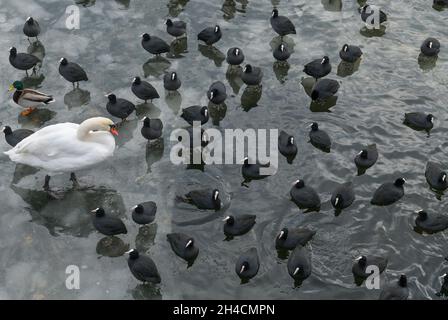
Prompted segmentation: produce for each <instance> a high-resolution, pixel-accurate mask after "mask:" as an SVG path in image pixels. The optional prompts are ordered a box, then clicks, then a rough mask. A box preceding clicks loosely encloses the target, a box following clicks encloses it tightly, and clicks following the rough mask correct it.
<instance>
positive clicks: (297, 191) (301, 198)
mask: <svg viewBox="0 0 448 320" xmlns="http://www.w3.org/2000/svg"><path fill="white" fill-rule="evenodd" d="M289 194H290V196H291V199H292V201H294V203H295V204H296V205H297V206H298V207H299V208H304V209H318V208H320V204H321V202H320V197H319V195H318V194H317V192H316V191H315V190H314V189H313V188H311V187H308V186H305V182H304V181H303V180H297V181H296V182H295V183H294V185H293V186H292V188H291V191H290V192H289Z"/></svg>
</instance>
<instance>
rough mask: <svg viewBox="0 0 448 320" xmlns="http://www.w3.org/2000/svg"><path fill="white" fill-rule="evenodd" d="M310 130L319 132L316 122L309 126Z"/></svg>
mask: <svg viewBox="0 0 448 320" xmlns="http://www.w3.org/2000/svg"><path fill="white" fill-rule="evenodd" d="M311 130H313V131H317V130H319V125H318V124H317V122H313V123H312V124H311Z"/></svg>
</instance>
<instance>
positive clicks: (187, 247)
mask: <svg viewBox="0 0 448 320" xmlns="http://www.w3.org/2000/svg"><path fill="white" fill-rule="evenodd" d="M193 247H194V239H193V238H190V239H188V241H187V244H186V245H185V249H190V248H193Z"/></svg>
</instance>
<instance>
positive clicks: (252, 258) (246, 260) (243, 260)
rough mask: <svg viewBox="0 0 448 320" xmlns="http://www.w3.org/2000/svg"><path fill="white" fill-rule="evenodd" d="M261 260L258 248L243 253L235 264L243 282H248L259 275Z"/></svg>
mask: <svg viewBox="0 0 448 320" xmlns="http://www.w3.org/2000/svg"><path fill="white" fill-rule="evenodd" d="M259 268H260V260H259V258H258V252H257V249H256V248H250V249H249V250H247V251H246V252H243V253H242V254H241V256H240V257H239V258H238V260H237V261H236V264H235V272H236V274H237V275H238V277H240V278H241V279H242V280H248V279H251V278H253V277H255V275H256V274H257V273H258V269H259Z"/></svg>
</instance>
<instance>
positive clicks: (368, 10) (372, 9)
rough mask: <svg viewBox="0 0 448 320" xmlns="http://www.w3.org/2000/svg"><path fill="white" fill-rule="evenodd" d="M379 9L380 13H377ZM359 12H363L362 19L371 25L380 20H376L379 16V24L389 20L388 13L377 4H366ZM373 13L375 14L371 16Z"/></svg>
mask: <svg viewBox="0 0 448 320" xmlns="http://www.w3.org/2000/svg"><path fill="white" fill-rule="evenodd" d="M378 11H379V14H378V13H377V12H378ZM359 12H360V13H361V20H362V21H364V22H365V23H369V24H371V25H375V24H378V21H376V17H378V16H379V18H380V21H379V24H382V23H384V22H386V21H387V15H386V13H385V12H384V11H383V10H381V9H380V8H379V7H377V6H371V5H368V4H366V5H365V6H363V7H361V8H359ZM371 15H373V16H372V17H370V16H371ZM369 17H370V18H369Z"/></svg>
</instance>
